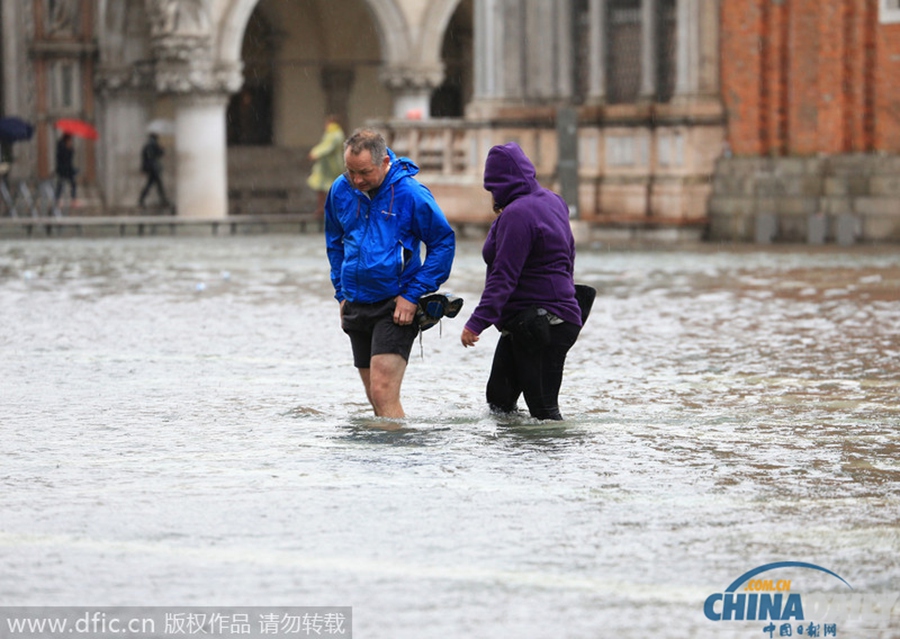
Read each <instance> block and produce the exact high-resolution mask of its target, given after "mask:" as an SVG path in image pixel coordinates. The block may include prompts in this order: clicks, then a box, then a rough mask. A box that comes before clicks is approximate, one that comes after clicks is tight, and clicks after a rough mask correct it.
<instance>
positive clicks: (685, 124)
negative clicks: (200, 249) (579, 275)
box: [0, 0, 724, 223]
mask: <svg viewBox="0 0 900 639" xmlns="http://www.w3.org/2000/svg"><path fill="white" fill-rule="evenodd" d="M718 5H719V2H718V0H542V1H540V2H535V1H529V0H2V4H0V9H2V13H0V19H2V31H3V43H4V44H3V52H2V53H3V60H2V64H3V69H4V76H3V77H4V80H3V87H4V91H3V96H2V103H3V110H4V112H5V113H6V114H16V115H22V116H23V117H26V118H28V119H31V120H33V121H34V122H35V123H36V124H37V127H38V135H37V136H36V142H35V143H34V144H31V145H30V146H29V145H20V147H19V148H17V149H16V151H17V162H16V169H15V170H16V171H18V172H19V174H20V175H26V174H30V175H36V176H37V177H46V176H47V175H49V173H50V172H51V171H52V154H51V147H52V141H53V139H54V137H55V132H54V130H53V122H54V120H55V119H56V118H59V117H62V116H64V115H65V116H74V117H80V118H83V119H86V120H89V121H91V122H93V123H95V124H96V125H97V127H98V128H99V130H100V140H99V141H97V142H90V141H85V142H84V143H83V144H81V143H80V144H79V147H78V154H79V161H80V163H81V164H82V165H83V166H84V167H85V170H84V172H83V173H82V174H81V177H80V179H81V180H82V181H83V182H84V183H85V186H86V187H91V186H93V187H95V189H96V191H97V192H98V193H99V194H100V196H101V197H102V200H103V202H104V203H105V204H106V205H107V206H109V207H117V206H128V205H131V204H133V203H134V201H135V198H136V194H137V191H138V190H139V187H140V182H141V176H140V174H139V172H138V171H137V160H136V154H137V150H138V149H139V148H140V146H141V144H142V142H143V139H144V136H145V132H146V129H147V126H148V124H149V123H150V122H152V121H154V120H158V119H163V120H170V121H171V122H172V128H173V135H172V136H171V139H170V140H167V148H168V149H169V150H170V151H171V153H170V154H169V155H167V156H166V157H167V165H166V170H167V177H168V178H169V180H170V183H171V184H172V188H173V189H174V190H175V191H176V201H177V210H178V214H179V215H186V216H198V217H221V216H224V215H225V214H227V213H228V211H229V206H230V204H229V192H231V194H232V200H233V199H234V194H235V193H236V188H235V186H234V182H235V181H239V180H244V181H245V182H246V183H247V184H249V185H250V187H251V190H254V189H253V187H254V185H256V187H257V188H256V190H257V191H259V190H266V189H270V190H277V188H276V187H278V186H279V185H278V184H272V183H271V182H272V180H275V181H276V182H277V181H281V182H282V183H284V182H290V181H293V182H302V179H301V178H300V177H299V176H297V175H296V173H297V172H298V171H300V170H301V169H302V162H300V161H299V160H298V158H301V157H302V156H303V154H304V153H305V150H306V149H308V148H309V146H311V145H312V144H313V143H314V142H315V140H316V138H317V136H318V134H319V132H320V127H321V121H322V118H323V116H324V115H325V114H326V113H328V112H337V113H339V114H340V115H341V116H342V117H343V119H344V121H345V124H346V125H347V126H348V127H354V126H357V125H360V124H363V123H366V122H374V123H378V124H380V125H382V126H384V128H385V130H386V131H387V132H388V133H389V134H390V135H391V136H392V143H395V144H396V145H398V146H400V147H405V150H407V151H409V152H410V154H411V155H413V156H414V159H416V160H417V161H420V162H421V163H422V164H423V169H424V170H423V174H422V177H423V180H425V181H426V182H429V181H433V184H434V186H435V188H436V189H437V190H444V191H446V192H447V193H456V195H455V196H454V197H451V199H450V200H449V201H448V204H447V205H446V206H447V208H448V214H450V215H451V216H452V215H467V214H469V213H470V212H471V210H472V208H473V207H480V206H481V205H482V204H483V192H481V191H480V190H479V188H480V187H478V175H479V174H480V169H481V163H482V162H483V158H484V155H485V153H486V151H487V148H488V147H489V146H490V144H492V143H496V142H501V141H504V140H505V139H510V138H515V139H520V140H521V141H522V143H523V145H525V146H526V147H527V148H528V150H529V153H531V154H532V155H533V156H534V158H535V161H536V163H537V164H538V166H539V169H540V171H541V178H542V180H543V181H545V182H547V183H549V184H551V185H553V184H556V183H557V182H558V177H559V172H558V168H559V166H560V162H561V158H560V154H559V152H558V148H557V137H558V136H557V112H558V110H559V109H560V108H574V109H576V114H577V115H576V117H577V136H576V138H577V160H578V167H579V168H578V171H579V179H578V192H577V195H576V196H575V198H576V199H577V202H575V203H573V210H575V209H577V211H578V214H579V215H580V216H582V217H585V218H586V219H592V220H596V221H617V220H622V221H627V220H634V219H637V220H644V219H645V218H653V219H656V218H659V219H661V220H669V221H671V222H675V223H678V222H680V221H682V220H693V221H695V222H696V221H699V220H702V219H703V218H704V216H705V211H704V206H705V204H704V203H705V200H706V198H707V197H708V194H709V176H710V174H711V171H712V166H713V161H714V159H715V157H717V156H718V154H719V151H720V148H721V140H722V136H723V131H724V127H723V119H722V116H723V111H722V108H721V100H720V98H719V89H718V77H719V72H718V56H717V47H718V27H719V23H718V18H717V16H718V11H719V9H718ZM64 16H66V19H67V20H68V22H67V25H68V26H67V27H66V28H65V29H61V28H57V27H54V29H55V30H54V31H51V30H49V27H48V25H50V24H53V23H54V22H53V21H54V20H56V19H57V18H59V19H62V18H63V17H64ZM65 69H68V71H66V70H65ZM57 85H59V86H62V87H64V90H63V95H64V96H68V98H66V99H64V100H63V102H57V101H55V100H56V98H55V97H54V96H56V94H55V93H54V91H57V89H56V88H54V87H56V86H57ZM57 97H58V96H57ZM66 100H68V101H66ZM435 141H437V142H435ZM447 141H449V144H444V143H443V142H447ZM423 142H427V144H424V143H423ZM426 147H429V148H426ZM435 147H437V148H435ZM401 150H404V149H401ZM429 154H430V155H429ZM435 155H440V156H442V157H441V158H440V160H439V161H433V156H435ZM241 158H243V160H242V159H241ZM273 158H275V159H277V163H278V164H279V165H280V166H281V167H282V170H281V171H279V170H276V167H274V166H273V167H269V168H270V170H269V169H264V168H263V167H261V166H260V164H259V163H260V162H263V163H265V162H272V161H273ZM235 165H237V169H235ZM284 167H288V168H287V169H286V170H284ZM273 176H279V177H274V178H273ZM229 179H231V184H229ZM282 186H284V184H282ZM282 190H284V189H282ZM460 193H461V194H462V195H459V194H460ZM467 194H468V195H467ZM231 206H232V209H233V202H232V204H231Z"/></svg>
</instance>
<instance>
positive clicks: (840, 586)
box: [703, 561, 900, 637]
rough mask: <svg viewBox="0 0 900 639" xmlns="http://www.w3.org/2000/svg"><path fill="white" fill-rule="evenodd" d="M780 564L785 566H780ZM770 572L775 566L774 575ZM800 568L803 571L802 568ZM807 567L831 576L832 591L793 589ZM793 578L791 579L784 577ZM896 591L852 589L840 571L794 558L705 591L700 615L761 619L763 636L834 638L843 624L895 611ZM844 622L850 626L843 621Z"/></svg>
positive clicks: (872, 621) (869, 621)
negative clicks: (722, 586)
mask: <svg viewBox="0 0 900 639" xmlns="http://www.w3.org/2000/svg"><path fill="white" fill-rule="evenodd" d="M784 569H790V571H785V570H784ZM772 571H777V573H775V574H773V573H772ZM801 571H802V572H801ZM807 571H814V572H815V573H818V574H817V576H819V577H822V575H824V579H825V580H827V581H831V582H832V583H831V584H829V585H830V586H832V589H833V587H835V586H836V587H837V590H836V591H834V592H831V591H829V592H827V593H826V592H815V593H811V592H807V593H806V594H802V593H801V592H800V591H798V589H797V586H798V581H802V582H804V583H807V582H808V581H809V579H808V578H807V579H798V577H802V576H803V574H804V573H805V575H806V576H807V577H809V573H808V572H807ZM788 577H792V578H788ZM898 601H900V594H898V593H886V594H868V593H856V592H855V591H854V590H853V587H852V586H851V585H850V584H849V583H847V581H846V580H845V579H844V578H843V577H841V576H840V575H838V574H836V573H834V572H832V571H831V570H828V569H827V568H823V567H821V566H817V565H815V564H809V563H804V562H799V561H782V562H777V563H772V564H766V565H764V566H759V567H758V568H754V569H753V570H750V571H748V572H746V573H744V574H743V575H741V576H740V577H738V578H737V579H735V580H734V581H733V582H732V583H731V584H730V585H729V586H728V587H727V588H725V591H724V592H717V593H713V594H711V595H709V596H708V597H707V598H706V601H705V602H704V603H703V614H704V615H705V616H706V618H707V619H709V620H710V621H716V622H721V621H744V622H746V621H762V622H765V625H764V627H763V632H764V633H765V634H764V635H763V636H766V637H791V636H796V637H837V636H839V635H838V633H839V631H840V630H841V629H842V628H843V629H846V628H848V627H853V628H862V627H869V628H871V627H880V626H882V625H883V624H885V623H887V624H889V623H890V622H891V620H892V618H894V619H896V616H897V615H900V603H898ZM847 624H849V626H848V625H847Z"/></svg>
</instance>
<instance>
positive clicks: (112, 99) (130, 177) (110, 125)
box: [96, 65, 170, 208]
mask: <svg viewBox="0 0 900 639" xmlns="http://www.w3.org/2000/svg"><path fill="white" fill-rule="evenodd" d="M96 87H97V94H98V98H99V102H100V104H101V105H102V108H101V109H100V113H101V118H100V122H99V126H100V139H101V140H103V144H101V145H99V151H100V157H99V175H98V182H99V184H100V187H101V190H102V192H103V193H104V196H105V198H106V203H107V205H108V206H111V207H113V208H115V207H133V206H135V205H136V204H137V197H138V195H137V194H138V193H139V191H140V189H141V187H142V186H143V183H144V176H143V174H142V173H141V172H140V166H141V163H140V151H141V148H142V147H143V144H144V142H145V141H146V131H145V127H146V125H147V122H148V121H149V120H150V105H151V104H152V102H153V100H152V98H153V93H154V89H153V75H152V73H151V72H150V69H147V68H146V67H142V66H140V65H131V66H125V67H115V68H113V67H100V68H99V69H98V70H97V77H96ZM166 186H167V188H168V187H170V185H168V184H167V185H166Z"/></svg>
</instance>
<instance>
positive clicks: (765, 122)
mask: <svg viewBox="0 0 900 639" xmlns="http://www.w3.org/2000/svg"><path fill="white" fill-rule="evenodd" d="M721 12H722V13H721V21H722V47H721V56H722V57H721V61H722V95H723V100H724V103H725V107H726V110H727V114H728V131H727V136H728V141H729V144H730V145H731V148H732V150H733V151H734V153H735V154H737V155H751V156H752V155H767V156H776V157H777V156H789V155H804V156H806V155H816V154H819V153H825V154H838V153H859V152H864V153H865V152H873V151H882V152H888V153H897V152H900V24H881V23H880V22H879V18H878V0H728V1H727V2H723V3H722V9H721Z"/></svg>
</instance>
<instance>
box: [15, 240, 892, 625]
mask: <svg viewBox="0 0 900 639" xmlns="http://www.w3.org/2000/svg"><path fill="white" fill-rule="evenodd" d="M576 268H577V271H578V278H577V279H578V280H579V281H581V282H586V283H590V284H593V285H594V286H596V287H597V289H598V292H599V295H598V300H597V303H596V304H595V306H594V312H593V315H592V317H591V318H590V320H589V322H588V324H587V325H586V327H585V329H584V331H583V332H582V336H581V338H580V340H579V342H578V344H577V345H576V347H575V349H574V350H573V351H572V353H571V354H570V359H569V363H568V368H567V375H566V378H565V381H564V385H563V392H562V395H561V402H560V403H561V407H562V410H563V413H564V415H565V416H566V417H567V420H566V421H565V422H564V423H562V424H541V423H535V422H532V421H530V420H528V419H525V418H522V419H507V420H498V419H496V418H494V417H491V416H490V415H489V414H488V413H487V411H486V409H485V407H484V400H483V386H484V382H485V380H486V377H487V372H488V368H489V366H490V359H491V354H492V352H493V346H494V344H495V343H496V339H497V334H496V332H495V331H489V332H488V333H486V334H485V335H484V336H483V339H482V340H481V342H479V344H478V346H477V347H476V348H474V349H463V348H462V346H461V345H460V344H459V333H460V331H461V329H462V325H463V323H464V320H465V318H466V317H467V316H468V312H471V310H472V308H473V307H474V303H475V302H476V301H477V298H478V295H479V294H480V291H481V285H482V278H483V265H482V263H481V259H480V244H478V243H474V242H472V243H468V242H463V243H461V245H460V247H459V256H458V258H457V261H456V263H455V266H454V271H453V275H452V277H451V279H450V281H449V282H448V283H447V285H446V287H445V288H446V289H448V290H452V291H454V292H455V293H457V294H460V295H462V296H464V297H465V298H466V303H467V306H466V307H465V308H464V309H463V312H462V314H461V316H460V317H458V318H456V319H454V320H449V321H446V322H445V323H444V324H443V326H442V327H440V328H434V329H432V330H430V331H428V332H426V333H424V334H423V337H422V340H421V343H417V344H416V346H415V348H414V353H413V357H412V358H411V361H410V366H409V369H408V372H407V377H406V381H405V384H404V394H403V399H404V405H405V408H406V411H407V414H408V415H409V418H408V419H407V420H406V421H405V423H403V424H402V427H400V428H394V426H395V425H394V424H390V423H385V422H379V421H377V420H375V419H373V418H371V417H370V414H371V411H370V409H369V407H368V405H367V403H366V402H365V398H364V395H363V391H362V385H361V383H360V381H359V379H358V376H357V374H356V371H355V369H353V367H352V365H351V359H350V348H349V343H348V342H347V340H346V338H345V336H344V335H343V333H341V331H340V329H339V324H338V310H337V303H336V302H335V301H334V300H333V299H332V297H331V288H330V284H329V282H328V275H327V270H326V260H325V256H324V249H323V241H322V238H321V236H316V235H309V236H258V237H229V238H144V239H134V240H66V241H58V240H56V241H54V240H47V241H22V242H18V241H7V242H3V243H0V319H2V327H3V331H2V335H0V353H2V358H0V397H2V402H0V410H2V414H0V418H2V424H0V433H2V436H3V450H4V456H3V461H2V466H0V512H2V524H0V602H3V604H4V605H41V606H43V605H97V606H114V605H138V606H140V605H147V606H150V605H156V606H164V605H182V606H185V605H258V606H276V605H291V606H317V605H332V606H352V607H353V626H354V632H355V634H356V636H358V637H392V638H407V637H409V638H413V637H415V638H419V637H428V638H449V637H454V638H455V637H516V638H519V637H527V638H531V637H535V638H537V637H654V638H660V637H662V638H681V637H717V638H718V637H732V636H733V637H764V636H765V637H768V636H769V634H767V633H763V632H761V629H762V626H763V624H762V622H733V623H730V624H726V623H725V622H720V623H716V622H712V621H709V620H708V619H706V618H705V617H704V615H703V602H704V600H705V598H706V597H707V596H708V595H709V594H710V593H714V592H721V591H722V589H723V588H724V587H725V586H726V585H727V584H729V583H731V581H732V580H734V579H735V578H736V577H738V576H739V575H741V574H743V573H745V572H746V571H748V570H750V569H752V568H754V567H756V566H760V565H762V564H767V563H770V562H775V561H804V562H810V563H814V564H817V565H820V566H823V567H826V568H828V569H829V570H832V571H834V572H835V573H837V574H839V575H840V576H841V577H843V578H844V579H845V580H847V582H848V583H850V584H851V585H852V586H853V588H854V591H856V592H864V593H880V594H885V593H888V594H889V593H896V592H900V561H898V557H900V461H898V458H900V445H898V443H900V434H898V433H900V430H898V427H900V403H898V396H900V254H898V252H897V251H896V250H892V249H888V248H882V249H868V250H867V249H863V248H855V249H852V250H837V249H832V248H820V249H818V250H812V249H805V248H801V249H790V248H777V247H776V248H774V249H770V250H768V251H757V250H753V249H752V248H746V247H743V248H740V247H724V248H721V249H719V248H717V247H711V246H703V247H698V248H695V249H694V250H675V249H673V250H660V251H641V250H618V251H609V250H605V249H595V250H593V251H591V250H588V249H582V250H581V251H580V253H579V257H578V260H577V266H576ZM894 614H895V617H894V619H900V611H895V613H894ZM892 621H893V619H892ZM893 627H894V628H896V627H898V625H897V624H893ZM840 630H843V632H839V633H838V634H837V636H838V637H850V636H866V637H873V636H877V637H896V636H900V634H897V633H896V631H895V630H891V629H881V630H879V631H874V632H873V631H868V633H861V634H853V633H852V628H845V627H842V628H840ZM776 636H777V633H776Z"/></svg>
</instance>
